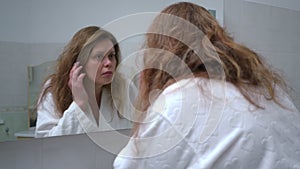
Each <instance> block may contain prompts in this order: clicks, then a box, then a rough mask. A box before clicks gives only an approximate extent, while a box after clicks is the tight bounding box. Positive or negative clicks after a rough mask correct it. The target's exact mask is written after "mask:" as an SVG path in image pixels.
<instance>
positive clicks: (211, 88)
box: [114, 78, 300, 169]
mask: <svg viewBox="0 0 300 169" xmlns="http://www.w3.org/2000/svg"><path fill="white" fill-rule="evenodd" d="M278 92H279V93H280V96H279V99H280V102H281V103H282V104H283V105H284V106H286V107H287V108H288V109H284V108H282V107H280V106H279V105H277V104H276V103H274V102H273V101H268V100H266V99H264V98H263V97H259V96H258V97H257V100H255V101H257V102H258V103H259V104H260V105H262V106H263V107H264V109H258V108H255V107H254V106H253V105H251V104H250V103H249V102H248V101H247V100H246V99H245V98H244V97H243V96H242V95H241V94H240V92H239V91H238V90H237V88H235V87H234V86H233V85H232V84H229V83H226V82H224V83H223V82H220V81H213V80H211V81H210V80H207V79H203V78H194V79H193V78H191V79H184V80H180V81H178V82H177V83H175V84H172V85H171V86H169V87H167V88H166V89H165V90H164V91H163V92H162V94H160V96H159V97H158V98H157V99H156V100H155V101H154V103H153V104H151V106H150V107H149V109H148V115H147V117H146V118H145V122H146V123H144V124H143V125H141V127H140V130H139V132H138V134H137V138H139V139H137V138H135V137H132V138H131V139H130V140H129V142H128V144H127V145H126V146H125V147H124V148H123V150H122V151H121V152H120V153H119V154H118V156H117V157H116V159H115V161H114V168H116V169H131V168H143V169H148V168H153V169H154V168H155V169H157V168H164V169H167V168H170V169H171V168H172V169H173V168H178V169H181V168H182V169H186V168H188V169H220V168H224V169H240V168H243V169H254V168H255V169H283V168H285V169H287V168H293V169H299V168H300V113H299V111H298V110H297V109H296V108H295V106H294V105H293V103H292V102H291V101H290V98H289V97H288V96H287V95H286V94H285V93H284V92H282V91H281V90H280V89H278Z"/></svg>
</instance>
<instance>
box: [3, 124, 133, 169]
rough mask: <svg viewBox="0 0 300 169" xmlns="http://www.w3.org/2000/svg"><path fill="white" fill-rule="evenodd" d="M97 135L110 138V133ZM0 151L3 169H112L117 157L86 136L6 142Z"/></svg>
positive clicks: (126, 131)
mask: <svg viewBox="0 0 300 169" xmlns="http://www.w3.org/2000/svg"><path fill="white" fill-rule="evenodd" d="M121 132H122V133H123V134H126V135H128V134H129V132H130V131H129V130H122V131H121ZM98 134H99V137H103V138H105V139H110V138H108V137H109V134H107V132H106V134H104V135H103V132H100V133H98ZM119 149H120V150H121V148H119ZM0 150H1V151H0V168H1V169H54V168H57V169H62V168H66V169H69V168H72V169H96V168H97V169H99V168H105V169H110V168H112V166H113V165H112V164H113V161H114V158H115V156H116V155H115V154H113V153H111V152H109V151H107V150H105V149H103V148H102V147H101V146H98V145H97V144H95V143H94V142H93V141H92V140H91V139H90V137H88V136H87V135H85V134H79V135H68V136H60V137H50V138H36V139H31V140H20V141H11V142H3V143H0Z"/></svg>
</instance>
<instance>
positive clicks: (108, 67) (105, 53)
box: [85, 39, 117, 86]
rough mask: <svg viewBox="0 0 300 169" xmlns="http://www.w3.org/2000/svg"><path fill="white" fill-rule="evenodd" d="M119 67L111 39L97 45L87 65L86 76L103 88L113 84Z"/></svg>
mask: <svg viewBox="0 0 300 169" xmlns="http://www.w3.org/2000/svg"><path fill="white" fill-rule="evenodd" d="M116 65H117V59H116V51H115V48H114V45H113V43H112V42H111V40H109V39H103V40H101V41H99V42H97V43H96V45H95V47H94V48H93V49H92V52H91V55H90V57H89V59H88V61H87V63H86V65H85V72H86V76H87V77H88V78H89V79H90V80H92V81H94V82H95V85H97V86H98V85H99V86H103V85H107V84H109V83H111V81H112V78H113V74H114V72H115V69H116Z"/></svg>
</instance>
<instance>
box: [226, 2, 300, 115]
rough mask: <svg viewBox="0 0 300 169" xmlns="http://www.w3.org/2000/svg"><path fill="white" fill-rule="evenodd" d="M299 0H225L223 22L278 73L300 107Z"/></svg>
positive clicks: (236, 36) (239, 39) (235, 36)
mask: <svg viewBox="0 0 300 169" xmlns="http://www.w3.org/2000/svg"><path fill="white" fill-rule="evenodd" d="M299 18H300V6H299V1H295V0H285V1H284V2H283V1H281V2H280V1H278V0H274V3H273V1H270V0H262V1H258V0H225V1H224V24H225V27H226V29H227V31H228V32H230V33H231V35H232V36H233V37H234V38H235V39H236V40H237V41H239V42H241V43H242V44H245V45H247V46H249V47H250V48H252V49H254V50H255V51H256V52H257V53H259V54H260V55H262V56H263V57H264V58H265V60H266V61H267V62H269V63H270V64H272V66H273V67H275V68H276V69H277V70H278V71H279V72H281V73H282V74H283V76H284V78H285V79H286V80H287V82H288V84H289V85H290V86H291V87H292V88H293V91H291V97H292V98H293V100H294V102H295V104H296V106H297V107H298V109H299V108H300V74H299V72H300V67H299V63H300V57H299V55H300V43H299V42H300V22H299Z"/></svg>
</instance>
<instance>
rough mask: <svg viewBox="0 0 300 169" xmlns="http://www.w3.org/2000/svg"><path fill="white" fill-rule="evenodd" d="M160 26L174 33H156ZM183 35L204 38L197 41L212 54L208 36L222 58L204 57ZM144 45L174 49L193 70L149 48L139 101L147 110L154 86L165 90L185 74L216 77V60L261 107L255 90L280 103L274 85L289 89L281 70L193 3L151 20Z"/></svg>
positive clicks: (206, 53) (228, 77)
mask: <svg viewBox="0 0 300 169" xmlns="http://www.w3.org/2000/svg"><path fill="white" fill-rule="evenodd" d="M166 14H167V15H171V16H172V15H173V17H174V16H176V17H179V18H181V19H184V20H186V21H187V22H189V23H191V24H193V25H194V26H196V27H197V28H198V29H199V31H202V33H203V35H205V38H203V36H201V35H200V34H199V35H198V34H193V33H194V32H189V31H186V30H183V29H182V28H183V27H184V26H182V24H180V23H177V22H174V24H172V23H169V22H170V21H169V20H167V19H165V17H164V16H162V15H166ZM170 25H171V26H170ZM167 26H170V27H167ZM158 30H164V31H165V32H168V34H170V35H172V37H170V36H166V34H165V35H163V34H160V33H153V32H159V31H158ZM151 32H152V33H151ZM173 35H175V36H173ZM181 36H187V37H188V39H190V41H191V43H193V42H192V41H195V42H196V41H197V40H195V39H197V38H198V39H201V40H200V43H199V44H196V45H198V46H202V51H200V53H202V55H203V56H202V57H204V58H207V57H211V53H212V52H211V50H209V49H207V46H205V45H206V44H207V41H205V40H209V41H210V42H208V43H210V44H211V46H212V47H213V48H214V50H215V52H216V54H217V55H218V56H219V58H220V60H217V59H213V56H212V57H211V59H208V60H206V61H203V60H201V59H200V58H199V57H198V56H197V54H195V52H194V51H193V49H191V48H190V46H189V44H188V45H187V44H185V43H183V42H180V40H178V38H174V37H181ZM192 38H194V39H192ZM145 46H146V48H149V49H162V50H163V51H168V52H170V53H173V55H176V56H177V57H179V58H180V59H181V60H182V62H184V65H186V66H188V68H189V69H190V70H189V72H188V71H186V68H185V67H183V66H181V65H179V64H178V63H177V62H172V60H170V57H166V54H163V53H159V54H151V52H149V53H147V52H146V53H145V55H144V66H145V67H146V68H147V67H148V69H145V70H143V71H142V75H141V84H140V91H139V92H140V94H139V99H138V104H137V106H139V110H141V111H145V110H147V108H148V107H149V106H150V103H149V96H150V94H151V91H153V90H155V89H160V91H162V90H163V89H165V88H166V87H167V86H169V85H170V84H172V83H174V82H175V80H177V79H178V78H184V77H185V78H186V77H188V76H200V77H209V78H214V77H212V76H210V74H209V73H208V71H207V69H208V66H214V65H215V64H214V62H215V63H220V65H221V66H222V69H224V73H225V78H226V81H227V82H230V83H232V84H234V85H235V86H236V87H237V88H238V90H239V91H240V92H241V93H242V95H243V96H244V97H245V98H246V99H247V100H248V101H249V102H250V103H252V104H253V105H255V106H257V107H259V108H262V106H261V105H259V103H258V101H257V100H255V98H254V95H252V94H253V93H258V94H261V95H264V96H265V97H266V98H267V99H270V100H274V101H275V102H276V103H278V104H280V103H279V102H278V101H277V99H276V94H275V86H280V87H284V89H286V84H285V82H284V81H283V80H282V78H281V77H280V75H279V74H277V73H275V72H274V71H272V70H271V69H269V67H267V65H265V64H264V63H263V61H262V59H261V58H260V57H259V56H258V55H257V54H256V53H255V52H254V51H252V50H250V49H249V48H247V47H245V46H243V45H241V44H238V43H236V42H234V40H233V38H231V37H230V36H229V35H228V33H227V32H225V30H224V29H223V28H222V27H221V26H220V25H219V24H218V22H217V20H216V19H215V18H214V17H213V16H212V15H211V14H210V13H209V12H208V11H207V10H206V9H205V8H203V7H201V6H198V5H195V4H193V3H189V2H180V3H176V4H173V5H170V6H168V7H167V8H165V9H164V10H163V11H162V12H161V14H160V15H159V16H157V17H156V18H155V19H154V21H153V23H152V24H151V26H150V28H149V33H148V34H147V36H146V42H145ZM200 48H201V47H200ZM166 53H167V52H166ZM173 63H174V64H173ZM153 65H160V67H161V68H165V67H172V68H170V70H171V71H172V75H171V74H169V73H166V72H165V71H163V70H162V69H158V68H157V69H153V68H152V69H151V68H149V67H153Z"/></svg>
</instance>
